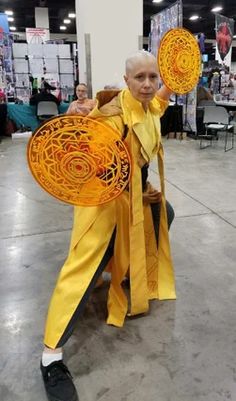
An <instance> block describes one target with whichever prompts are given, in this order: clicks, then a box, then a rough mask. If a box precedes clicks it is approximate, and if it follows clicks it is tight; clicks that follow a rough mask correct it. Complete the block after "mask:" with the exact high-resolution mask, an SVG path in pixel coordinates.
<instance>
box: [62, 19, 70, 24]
mask: <svg viewBox="0 0 236 401" xmlns="http://www.w3.org/2000/svg"><path fill="white" fill-rule="evenodd" d="M63 22H64V24H70V23H71V20H70V19H64V21H63Z"/></svg>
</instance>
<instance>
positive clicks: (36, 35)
mask: <svg viewBox="0 0 236 401" xmlns="http://www.w3.org/2000/svg"><path fill="white" fill-rule="evenodd" d="M25 33H26V41H27V43H29V44H42V43H45V42H47V41H48V40H49V39H50V36H49V29H46V28H25Z"/></svg>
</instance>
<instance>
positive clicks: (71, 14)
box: [68, 13, 76, 18]
mask: <svg viewBox="0 0 236 401" xmlns="http://www.w3.org/2000/svg"><path fill="white" fill-rule="evenodd" d="M68 17H69V18H75V17H76V15H75V13H69V14H68Z"/></svg>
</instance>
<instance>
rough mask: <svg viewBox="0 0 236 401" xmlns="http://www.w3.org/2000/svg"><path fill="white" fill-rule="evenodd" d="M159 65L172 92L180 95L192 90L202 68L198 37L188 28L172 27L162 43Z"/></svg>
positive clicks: (164, 80) (161, 74)
mask: <svg viewBox="0 0 236 401" xmlns="http://www.w3.org/2000/svg"><path fill="white" fill-rule="evenodd" d="M158 66H159V71H160V76H161V78H162V80H163V82H164V84H165V85H166V86H167V88H169V89H170V90H171V91H172V92H174V93H176V94H178V95H180V94H182V95H183V94H185V93H188V92H191V90H192V89H193V88H194V87H195V86H196V85H197V82H198V80H199V76H200V68H201V55H200V50H199V46H198V43H197V40H196V38H195V37H194V36H193V35H192V34H191V33H190V32H189V31H187V30H186V29H183V28H175V29H170V30H169V31H168V32H167V33H166V34H165V35H164V36H163V38H162V40H161V43H160V48H159V51H158Z"/></svg>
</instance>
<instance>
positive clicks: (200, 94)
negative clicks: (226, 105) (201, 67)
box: [197, 84, 213, 106]
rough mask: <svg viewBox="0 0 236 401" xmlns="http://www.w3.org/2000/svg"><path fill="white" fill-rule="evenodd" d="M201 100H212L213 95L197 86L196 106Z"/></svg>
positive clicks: (202, 87)
mask: <svg viewBox="0 0 236 401" xmlns="http://www.w3.org/2000/svg"><path fill="white" fill-rule="evenodd" d="M202 100H204V101H205V100H212V101H213V95H212V94H211V92H210V90H209V89H207V88H205V87H204V86H202V85H201V84H199V85H198V86H197V106H199V105H200V104H201V101H202Z"/></svg>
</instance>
